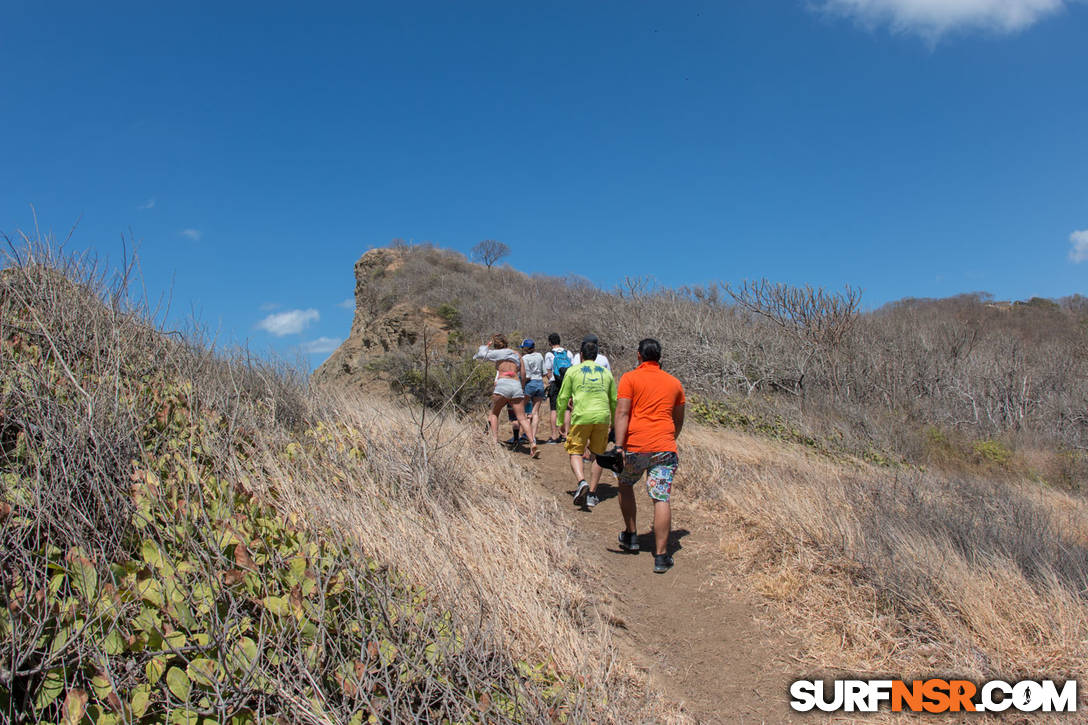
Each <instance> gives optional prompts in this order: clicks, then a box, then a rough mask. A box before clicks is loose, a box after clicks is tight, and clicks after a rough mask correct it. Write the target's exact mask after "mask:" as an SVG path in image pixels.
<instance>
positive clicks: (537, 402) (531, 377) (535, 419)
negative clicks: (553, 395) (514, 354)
mask: <svg viewBox="0 0 1088 725" xmlns="http://www.w3.org/2000/svg"><path fill="white" fill-rule="evenodd" d="M521 362H522V364H523V365H524V366H525V397H526V398H528V399H529V405H530V409H531V410H532V412H531V413H530V414H529V425H531V426H532V427H533V430H532V432H531V433H530V434H529V436H530V437H531V438H533V439H534V440H535V439H536V431H537V428H539V427H540V406H541V404H542V403H543V402H544V395H545V390H544V356H543V355H541V354H540V353H539V352H536V343H535V342H533V340H532V338H528V337H527V338H525V339H524V340H523V341H522V343H521Z"/></svg>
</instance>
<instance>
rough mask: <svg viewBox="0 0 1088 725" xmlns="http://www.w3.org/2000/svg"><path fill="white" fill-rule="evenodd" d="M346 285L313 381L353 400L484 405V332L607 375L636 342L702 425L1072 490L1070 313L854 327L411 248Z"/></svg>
mask: <svg viewBox="0 0 1088 725" xmlns="http://www.w3.org/2000/svg"><path fill="white" fill-rule="evenodd" d="M355 273H356V288H355V317H354V321H353V323H352V328H351V334H350V335H349V337H348V338H347V340H346V341H345V342H344V343H343V344H342V345H341V347H340V349H338V350H337V351H336V352H334V353H333V354H332V356H331V357H330V358H329V359H328V360H327V361H326V362H325V364H323V365H322V366H321V367H320V368H319V369H318V371H317V372H316V373H315V375H314V379H315V380H316V381H319V382H323V383H327V382H335V383H343V384H346V385H347V386H349V387H355V388H365V387H366V386H368V385H372V383H373V381H374V379H375V378H381V379H383V380H385V381H386V382H387V383H390V384H392V385H393V386H394V387H395V388H396V389H398V390H400V391H402V392H405V393H408V394H410V395H413V396H414V397H415V398H416V399H417V400H418V399H422V397H423V394H424V391H425V390H426V396H427V399H428V401H429V404H431V405H433V406H441V405H443V404H446V405H450V404H452V405H455V406H456V407H459V408H460V409H461V410H462V411H465V410H472V409H476V408H477V407H478V406H479V405H480V404H481V403H482V402H483V400H484V398H483V396H482V393H484V392H486V391H485V390H484V388H485V387H486V386H484V385H482V384H481V380H480V378H479V377H478V376H479V375H481V374H482V373H481V371H480V369H479V368H478V367H476V366H473V365H472V364H471V363H469V362H467V360H468V357H469V355H470V353H471V351H472V350H474V349H475V346H476V345H478V344H479V343H480V342H482V341H484V340H486V339H487V338H488V337H490V335H491V334H493V333H494V332H497V331H501V332H504V333H506V334H507V335H508V337H509V339H511V340H513V339H521V338H522V337H533V338H536V339H538V340H542V339H546V335H547V334H548V333H549V332H553V331H557V332H560V333H561V334H562V335H563V336H564V340H565V341H567V342H568V343H571V341H576V340H578V339H580V338H581V336H582V335H583V334H585V333H586V332H595V333H597V334H598V335H599V336H600V338H601V341H602V351H603V352H604V353H606V354H607V355H608V356H609V358H610V359H611V360H614V361H616V363H617V365H618V368H619V369H620V370H623V369H627V368H629V367H630V366H632V365H633V362H634V360H633V355H634V352H633V350H634V345H635V344H636V343H637V341H638V340H639V339H640V338H642V337H646V336H653V337H657V338H658V339H660V340H661V342H662V344H663V345H664V349H665V351H666V355H667V356H668V364H669V367H670V370H672V371H673V372H674V373H675V374H676V375H678V376H679V377H680V378H681V379H682V380H683V381H684V383H685V385H686V386H687V389H688V391H689V392H690V393H693V394H694V395H695V397H696V399H697V401H698V403H699V404H700V405H699V406H698V407H697V408H696V410H697V411H698V412H699V413H700V415H701V416H702V417H703V418H704V419H705V420H707V421H709V422H714V423H716V424H722V425H727V426H729V427H733V428H739V429H742V430H746V431H749V432H753V433H756V434H760V435H768V436H771V437H775V438H778V439H782V440H790V441H793V442H799V443H804V444H807V445H810V446H812V447H814V448H817V449H820V450H825V451H835V452H840V453H843V454H848V455H853V456H857V457H862V458H866V459H868V460H872V461H874V462H878V463H880V462H884V463H891V462H899V463H913V464H918V465H927V466H937V467H941V468H944V469H947V470H973V469H976V468H978V467H983V468H987V469H989V470H990V471H991V472H1001V471H1005V472H1009V473H1011V474H1012V475H1014V476H1021V475H1023V476H1028V477H1032V478H1035V479H1037V480H1041V481H1045V482H1047V483H1049V484H1053V485H1057V486H1060V487H1062V488H1066V489H1074V490H1078V489H1080V488H1081V487H1082V486H1083V485H1084V484H1085V483H1086V482H1088V385H1085V384H1084V381H1085V380H1088V302H1086V300H1085V299H1084V298H1083V297H1079V296H1073V297H1069V298H1065V299H1063V300H1059V301H1057V302H1055V301H1050V300H1041V299H1032V300H1029V301H1027V302H1023V303H1016V304H1013V303H993V302H991V301H989V299H988V298H987V297H986V296H985V295H981V294H975V295H963V296H960V297H956V298H949V299H944V300H918V299H907V300H901V301H899V302H895V303H890V304H888V305H885V306H884V307H881V308H880V309H877V310H875V311H871V312H864V311H862V310H861V306H860V299H861V298H860V293H857V292H856V291H854V290H850V289H849V288H847V289H845V290H843V291H842V292H827V291H824V290H812V289H808V288H789V287H786V286H784V285H776V284H772V283H769V282H756V283H750V284H745V285H743V286H742V287H740V288H728V287H726V286H723V285H719V286H716V287H714V286H711V287H705V288H684V289H679V290H672V289H665V288H658V287H656V286H655V285H654V284H653V282H652V280H651V279H650V278H645V279H639V280H627V282H626V283H625V284H624V285H623V286H622V287H621V289H617V290H615V291H613V292H607V291H604V290H600V289H597V288H595V287H593V286H592V285H590V284H589V283H588V282H586V281H585V280H583V279H580V278H578V277H567V278H554V277H544V276H539V275H537V276H528V275H525V274H522V273H521V272H518V271H517V270H514V269H511V268H509V267H495V268H492V269H487V268H485V267H484V266H482V265H477V264H472V263H470V262H468V261H467V260H466V259H465V258H464V257H463V256H462V255H460V254H459V253H457V252H453V251H449V250H442V249H437V248H434V247H430V246H427V245H416V246H408V245H401V246H399V247H396V248H388V249H386V248H382V249H373V250H371V251H369V252H367V253H366V254H364V255H363V256H362V257H361V258H360V260H359V261H358V262H357V263H356V265H355ZM425 337H426V338H427V344H426V349H427V355H426V359H427V360H428V368H429V369H428V380H427V384H426V385H424V384H423V367H424V365H423V360H424V359H425V356H424V355H423V354H422V352H423V347H424V338H425ZM474 376H477V377H474Z"/></svg>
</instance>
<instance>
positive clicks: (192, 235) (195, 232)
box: [178, 229, 204, 242]
mask: <svg viewBox="0 0 1088 725" xmlns="http://www.w3.org/2000/svg"><path fill="white" fill-rule="evenodd" d="M178 233H179V234H180V235H181V236H183V237H185V238H186V239H192V240H193V241H194V242H199V241H200V238H201V237H202V236H204V234H203V233H202V232H201V231H200V230H199V229H182V230H181V231H180V232H178Z"/></svg>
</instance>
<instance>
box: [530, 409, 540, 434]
mask: <svg viewBox="0 0 1088 725" xmlns="http://www.w3.org/2000/svg"><path fill="white" fill-rule="evenodd" d="M529 427H530V428H532V430H533V432H532V434H530V436H529V437H530V438H532V439H533V440H534V441H535V440H536V431H537V428H539V427H540V403H533V414H532V415H531V416H529Z"/></svg>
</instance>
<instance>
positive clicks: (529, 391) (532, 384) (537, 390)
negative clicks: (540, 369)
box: [525, 380, 544, 400]
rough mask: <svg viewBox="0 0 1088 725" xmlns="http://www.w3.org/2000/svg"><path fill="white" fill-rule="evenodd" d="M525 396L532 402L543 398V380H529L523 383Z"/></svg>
mask: <svg viewBox="0 0 1088 725" xmlns="http://www.w3.org/2000/svg"><path fill="white" fill-rule="evenodd" d="M525 394H526V395H527V396H529V397H530V398H532V399H533V400H540V399H541V398H543V397H544V381H543V380H530V381H529V382H527V383H525Z"/></svg>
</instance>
